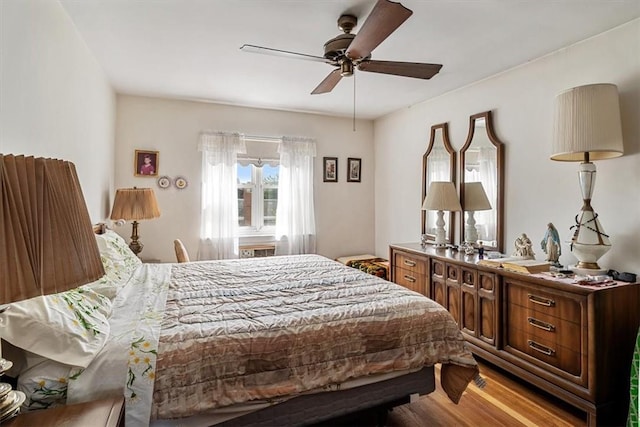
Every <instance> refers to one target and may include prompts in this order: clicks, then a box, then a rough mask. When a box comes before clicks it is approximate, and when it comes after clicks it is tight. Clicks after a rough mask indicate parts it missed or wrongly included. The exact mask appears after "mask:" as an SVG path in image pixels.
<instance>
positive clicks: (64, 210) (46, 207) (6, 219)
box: [0, 154, 104, 304]
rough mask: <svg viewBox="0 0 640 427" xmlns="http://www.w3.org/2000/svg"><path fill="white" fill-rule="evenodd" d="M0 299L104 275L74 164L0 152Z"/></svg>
mask: <svg viewBox="0 0 640 427" xmlns="http://www.w3.org/2000/svg"><path fill="white" fill-rule="evenodd" d="M0 272H1V273H0V304H7V303H11V302H14V301H20V300H24V299H28V298H33V297H36V296H40V295H47V294H53V293H58V292H62V291H66V290H68V289H72V288H75V287H78V286H80V285H84V284H86V283H89V282H92V281H94V280H97V279H99V278H100V277H102V276H104V268H103V266H102V262H101V260H100V252H99V251H98V245H97V243H96V238H95V236H94V234H93V229H92V225H91V220H90V218H89V212H88V211H87V206H86V204H85V200H84V196H83V195H82V190H81V188H80V183H79V181H78V177H77V174H76V169H75V166H74V165H73V163H71V162H68V161H63V160H57V159H45V158H34V157H25V156H14V155H2V154H0Z"/></svg>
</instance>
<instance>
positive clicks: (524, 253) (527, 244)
mask: <svg viewBox="0 0 640 427" xmlns="http://www.w3.org/2000/svg"><path fill="white" fill-rule="evenodd" d="M514 244H515V247H516V250H515V252H514V253H513V256H514V257H520V258H524V259H535V257H536V254H534V253H533V248H532V247H531V246H532V245H531V240H530V239H529V238H528V237H527V235H526V234H525V233H522V234H521V235H520V236H519V237H518V238H516V241H515V242H514Z"/></svg>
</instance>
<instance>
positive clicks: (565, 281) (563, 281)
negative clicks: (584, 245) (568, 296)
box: [389, 242, 639, 294]
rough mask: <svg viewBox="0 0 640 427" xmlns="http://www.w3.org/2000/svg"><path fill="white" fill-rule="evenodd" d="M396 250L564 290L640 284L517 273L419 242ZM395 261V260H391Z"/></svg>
mask: <svg viewBox="0 0 640 427" xmlns="http://www.w3.org/2000/svg"><path fill="white" fill-rule="evenodd" d="M389 246H390V247H391V248H392V249H394V250H399V251H405V252H409V253H414V254H417V255H421V256H428V257H432V258H438V259H441V260H444V261H448V262H455V263H458V264H462V265H468V266H473V267H474V268H476V269H478V270H480V271H484V272H491V273H495V274H499V275H501V276H503V277H506V278H511V279H515V280H525V281H527V282H533V283H536V282H537V283H539V284H542V285H545V286H551V287H557V288H559V289H563V290H569V291H572V292H576V293H581V294H589V293H592V292H597V291H601V290H606V289H612V288H616V287H620V286H630V285H634V286H635V285H639V283H626V282H612V283H610V284H606V285H604V286H602V285H595V286H592V285H584V284H578V283H575V280H574V279H572V278H556V277H553V276H551V275H550V274H549V273H538V274H526V273H517V272H513V271H507V270H504V269H503V268H501V267H488V266H484V265H478V261H480V258H479V256H478V254H477V253H476V254H473V255H466V254H465V253H464V251H455V250H452V249H450V248H435V247H434V246H433V245H426V246H422V245H421V244H420V243H418V242H412V243H393V244H391V245H389ZM391 262H393V260H392V261H391Z"/></svg>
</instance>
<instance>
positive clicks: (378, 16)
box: [240, 0, 442, 95]
mask: <svg viewBox="0 0 640 427" xmlns="http://www.w3.org/2000/svg"><path fill="white" fill-rule="evenodd" d="M412 14H413V12H412V11H411V10H410V9H407V8H406V7H404V6H403V5H402V4H400V3H395V2H392V1H389V0H378V1H377V3H376V4H375V6H374V7H373V9H372V11H371V13H370V14H369V16H368V17H367V19H366V20H365V22H364V24H362V27H361V28H360V30H359V31H358V33H357V34H352V31H353V29H354V27H355V26H356V25H357V24H358V18H357V17H356V16H354V15H349V14H345V15H342V16H340V17H339V18H338V28H340V30H342V31H343V32H344V34H340V35H339V36H336V37H334V38H332V39H330V40H329V41H327V42H326V43H325V44H324V56H314V55H308V54H304V53H297V52H290V51H285V50H280V49H274V48H269V47H262V46H256V45H249V44H245V45H243V46H242V47H241V48H240V49H242V50H244V51H247V52H254V53H265V54H270V55H278V56H286V57H289V58H296V59H305V60H310V61H316V62H324V63H327V64H329V65H332V66H334V67H337V68H335V69H334V70H333V71H332V72H331V73H329V75H328V76H327V77H325V78H324V80H323V81H322V82H320V84H319V85H318V86H317V87H316V88H315V89H314V90H313V91H312V92H311V94H312V95H317V94H321V93H327V92H331V91H332V90H333V88H334V87H336V85H337V84H338V83H339V82H340V80H341V79H342V77H348V76H352V75H353V74H354V68H357V69H358V70H359V71H366V72H372V73H380V74H391V75H395V76H402V77H412V78H417V79H430V78H431V77H433V76H434V75H436V74H437V73H438V72H439V71H440V69H441V68H442V65H441V64H426V63H420V62H398V61H374V60H372V59H371V52H372V51H373V50H374V49H375V48H376V47H378V45H380V43H382V42H383V41H384V40H385V39H386V38H387V37H389V36H390V35H391V34H392V33H393V32H394V31H395V30H396V29H398V27H400V25H402V24H403V23H404V22H405V21H406V20H407V19H408V18H409V17H410V16H411V15H412Z"/></svg>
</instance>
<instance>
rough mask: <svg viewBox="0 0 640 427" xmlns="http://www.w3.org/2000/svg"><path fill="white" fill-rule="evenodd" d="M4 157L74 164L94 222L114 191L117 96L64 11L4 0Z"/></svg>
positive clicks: (0, 109) (47, 3) (48, 4)
mask: <svg viewBox="0 0 640 427" xmlns="http://www.w3.org/2000/svg"><path fill="white" fill-rule="evenodd" d="M0 17H1V18H0V19H1V25H0V31H1V35H0V43H1V47H0V55H1V57H0V89H1V91H2V92H1V94H0V153H4V154H27V155H35V156H37V157H55V158H60V159H64V160H70V161H72V162H74V163H75V165H76V169H77V171H78V176H79V178H80V182H81V185H82V189H83V192H84V195H85V199H86V201H87V206H88V208H89V214H90V215H91V219H92V221H94V222H98V221H101V220H103V219H104V218H106V217H107V215H108V213H109V207H110V203H111V201H110V197H109V196H110V191H111V189H112V187H113V185H112V184H113V151H114V126H115V94H114V92H113V90H112V89H111V87H110V85H109V83H108V82H107V80H106V78H105V75H104V73H103V71H102V69H101V68H100V66H99V65H98V63H97V62H96V60H95V58H94V57H93V55H92V53H91V52H90V51H89V49H88V48H87V47H86V45H85V43H84V41H83V40H82V39H81V38H80V36H79V34H78V32H77V31H76V28H75V27H74V26H73V24H72V23H71V20H70V19H69V17H68V16H67V14H66V12H65V11H64V9H63V8H62V6H61V5H60V4H59V3H58V2H57V1H54V0H2V1H0Z"/></svg>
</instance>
